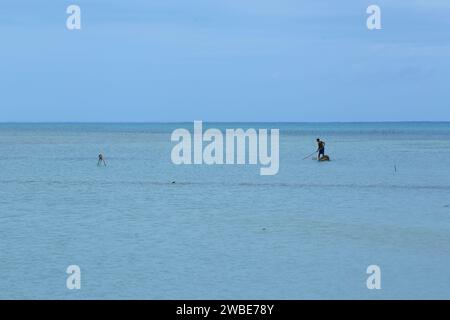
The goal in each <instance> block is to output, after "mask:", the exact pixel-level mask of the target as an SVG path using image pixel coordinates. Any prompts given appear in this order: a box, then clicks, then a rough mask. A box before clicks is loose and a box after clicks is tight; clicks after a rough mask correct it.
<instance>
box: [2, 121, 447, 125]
mask: <svg viewBox="0 0 450 320" xmlns="http://www.w3.org/2000/svg"><path fill="white" fill-rule="evenodd" d="M194 121H202V122H203V123H269V124H270V123H285V124H317V123H322V124H339V123H342V124H348V123H361V124H363V123H367V124H369V123H450V120H384V121H205V120H190V121H0V125H3V124H181V123H183V124H184V123H193V122H194Z"/></svg>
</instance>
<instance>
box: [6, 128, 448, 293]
mask: <svg viewBox="0 0 450 320" xmlns="http://www.w3.org/2000/svg"><path fill="white" fill-rule="evenodd" d="M204 127H205V128H208V127H209V128H218V129H220V130H222V131H225V129H227V128H231V129H237V128H243V129H248V128H255V129H263V128H267V129H270V128H277V129H279V130H280V135H279V139H280V144H279V151H280V162H279V172H278V174H276V175H273V176H263V175H260V174H259V169H260V166H258V165H250V164H247V165H205V164H204V165H175V164H173V163H172V161H171V151H172V148H173V147H174V145H175V143H174V142H172V141H171V133H172V131H173V130H175V129H177V128H186V129H188V130H191V131H192V129H193V123H192V122H186V123H111V124H106V123H39V124H36V123H3V124H0V298H1V299H449V298H450V170H449V161H450V123H449V122H401V123H395V122H386V123H204ZM316 138H321V139H322V140H324V141H325V142H326V154H327V155H329V157H330V159H331V161H329V162H318V161H314V159H313V158H312V157H307V158H306V159H304V158H305V156H307V155H308V154H310V153H312V152H314V151H315V150H316V148H317V145H316ZM99 153H102V154H103V155H104V157H105V160H106V163H107V166H98V165H97V156H98V154H99ZM73 265H75V266H78V267H79V270H80V273H79V275H80V277H79V283H80V289H70V288H69V287H70V286H68V278H70V277H71V275H70V274H68V273H67V268H68V267H69V266H73ZM373 265H375V266H377V267H379V271H380V272H379V273H377V274H378V276H379V279H378V280H379V284H380V285H379V289H377V288H375V289H369V287H370V286H368V283H367V282H368V279H369V278H370V277H371V275H372V274H371V273H370V272H369V273H368V272H367V271H368V267H369V266H373ZM369 269H370V268H369Z"/></svg>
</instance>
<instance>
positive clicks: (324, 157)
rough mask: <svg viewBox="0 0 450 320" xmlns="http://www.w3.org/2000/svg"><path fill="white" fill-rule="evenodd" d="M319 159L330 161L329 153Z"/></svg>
mask: <svg viewBox="0 0 450 320" xmlns="http://www.w3.org/2000/svg"><path fill="white" fill-rule="evenodd" d="M319 161H330V157H329V156H327V155H323V156H321V157H320V158H319Z"/></svg>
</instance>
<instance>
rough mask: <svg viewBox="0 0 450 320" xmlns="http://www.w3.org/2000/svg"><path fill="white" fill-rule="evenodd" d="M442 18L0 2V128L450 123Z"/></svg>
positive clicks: (356, 7) (278, 6) (436, 2)
mask: <svg viewBox="0 0 450 320" xmlns="http://www.w3.org/2000/svg"><path fill="white" fill-rule="evenodd" d="M71 4H76V5H78V6H79V7H80V8H81V30H68V29H67V28H66V19H67V17H68V14H67V13H66V8H67V7H68V6H69V5H71ZM371 4H376V5H378V6H379V7H380V8H381V25H382V29H381V30H368V29H367V26H366V20H367V18H368V16H369V15H368V14H367V13H366V9H367V7H368V6H369V5H371ZM449 17H450V1H448V0H395V1H392V0H390V1H389V0H386V1H381V0H370V1H364V0H347V1H336V0H308V1H302V0H146V1H144V0H121V1H119V0H79V1H75V0H73V1H64V0H40V1H37V0H29V1H23V0H2V1H1V2H0V122H180V121H193V120H203V121H220V122H228V121H244V122H247V121H249V122H256V121H264V122H280V121H289V122H316V121H319V122H320V121H324V122H334V121H339V122H340V121H450V81H449V80H450V79H449V76H450V18H449Z"/></svg>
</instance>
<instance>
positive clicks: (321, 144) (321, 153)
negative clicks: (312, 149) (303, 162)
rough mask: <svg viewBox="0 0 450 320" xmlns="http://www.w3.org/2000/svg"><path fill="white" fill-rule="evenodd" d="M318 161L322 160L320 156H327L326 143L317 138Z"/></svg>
mask: <svg viewBox="0 0 450 320" xmlns="http://www.w3.org/2000/svg"><path fill="white" fill-rule="evenodd" d="M317 152H318V154H317V160H320V156H324V155H325V141H321V140H320V139H319V138H317Z"/></svg>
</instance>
